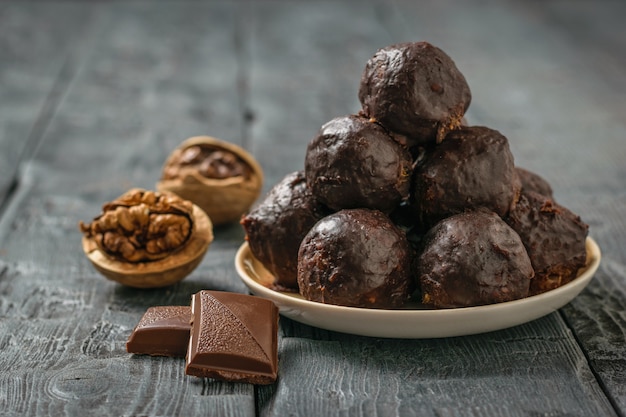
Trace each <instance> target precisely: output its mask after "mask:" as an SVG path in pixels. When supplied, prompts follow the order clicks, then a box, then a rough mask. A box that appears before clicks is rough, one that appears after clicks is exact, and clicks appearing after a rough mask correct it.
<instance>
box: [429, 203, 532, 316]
mask: <svg viewBox="0 0 626 417" xmlns="http://www.w3.org/2000/svg"><path fill="white" fill-rule="evenodd" d="M417 264H418V278H419V282H420V287H421V290H422V301H423V303H424V304H427V305H432V306H434V307H439V308H451V307H469V306H478V305H485V304H493V303H500V302H503V301H511V300H516V299H519V298H524V297H526V296H528V288H529V286H530V281H531V278H532V277H533V268H532V265H531V263H530V259H529V257H528V254H527V253H526V249H525V248H524V245H523V244H522V241H521V239H520V237H519V236H518V235H517V233H515V231H514V230H513V229H512V228H511V227H509V226H508V225H507V224H506V223H505V222H504V220H502V219H501V218H500V217H499V216H498V215H497V214H495V213H493V212H489V211H486V210H477V211H473V212H467V213H462V214H456V215H454V216H451V217H448V218H446V219H444V220H442V221H440V222H439V223H437V224H436V225H435V226H434V227H433V228H432V229H430V230H429V231H428V233H427V234H426V236H424V249H423V251H422V253H421V254H420V255H419V259H418V262H417Z"/></svg>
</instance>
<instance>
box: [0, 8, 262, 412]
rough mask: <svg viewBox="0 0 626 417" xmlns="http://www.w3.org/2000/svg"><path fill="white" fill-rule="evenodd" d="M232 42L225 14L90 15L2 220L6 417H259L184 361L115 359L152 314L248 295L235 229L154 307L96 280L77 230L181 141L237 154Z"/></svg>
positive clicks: (1, 401) (234, 389) (156, 293)
mask: <svg viewBox="0 0 626 417" xmlns="http://www.w3.org/2000/svg"><path fill="white" fill-rule="evenodd" d="M74 6H75V7H78V8H83V9H85V10H87V9H91V8H92V7H94V6H93V5H91V4H90V5H87V4H79V3H77V4H75V5H74ZM28 7H32V8H34V9H37V8H38V7H42V6H40V5H39V3H36V4H30V5H29V6H28ZM71 23H72V22H71V20H70V21H65V22H64V24H65V25H67V26H71ZM237 28H238V24H237V15H236V8H235V7H234V6H231V5H228V4H217V5H211V4H202V3H195V2H193V3H185V4H177V3H176V4H175V3H163V4H159V5H158V6H157V7H152V6H151V5H149V4H147V3H130V4H125V3H112V4H99V5H96V6H95V16H94V20H93V21H92V22H91V24H90V25H89V30H88V31H86V32H85V33H82V34H81V36H80V37H81V38H82V44H81V48H80V50H78V51H77V52H78V53H79V55H80V56H78V57H76V59H75V60H73V61H72V62H71V64H72V65H75V67H74V68H73V73H74V74H75V77H74V78H73V79H72V81H71V83H69V84H68V89H67V91H65V92H64V97H63V100H62V102H60V105H59V107H58V109H56V111H55V114H54V118H53V119H52V120H51V121H50V122H49V124H48V126H47V128H46V129H45V132H43V138H42V143H41V145H40V146H39V148H38V150H37V153H36V155H35V158H34V160H32V161H30V162H29V163H28V164H26V165H25V167H24V169H23V170H22V171H21V173H20V175H21V177H20V182H19V184H20V186H19V187H18V189H17V192H16V193H15V195H14V198H13V199H12V200H11V201H10V204H9V205H8V206H7V210H6V211H5V214H4V216H3V217H2V219H1V220H0V251H1V253H2V259H4V260H5V261H3V262H2V264H0V271H2V272H1V274H2V279H1V280H0V313H1V314H2V316H1V317H2V320H0V334H1V335H2V336H1V337H2V339H1V340H0V346H2V352H3V353H2V358H1V359H0V370H1V373H2V377H0V393H1V394H0V414H2V415H41V414H49V415H58V414H62V415H84V414H85V413H87V414H90V415H91V414H93V415H103V414H106V415H188V416H193V415H210V414H213V413H215V412H216V410H219V413H220V414H223V415H231V416H250V415H254V414H255V400H254V388H253V387H252V386H250V385H246V384H228V383H220V382H215V381H211V380H208V379H202V378H191V377H187V376H185V375H184V364H183V361H182V360H181V359H172V358H142V357H134V356H131V355H129V354H127V353H126V351H125V345H124V344H125V342H126V339H127V338H128V336H129V334H130V331H131V330H132V328H133V327H134V325H135V324H136V323H137V322H138V320H139V318H140V317H141V315H142V314H143V312H144V311H145V309H146V308H147V307H149V306H152V305H164V304H177V305H184V304H189V300H190V296H191V294H192V293H193V292H196V291H198V290H200V289H221V290H230V291H244V288H245V287H244V286H243V284H242V283H241V282H240V281H239V280H238V279H236V278H235V274H234V271H233V269H234V268H233V261H232V260H233V258H234V252H235V250H236V249H237V247H238V246H239V245H240V244H241V242H242V240H243V234H242V230H241V228H240V227H239V226H238V225H233V226H232V227H224V228H220V229H216V231H215V233H216V241H215V242H214V243H213V245H212V246H211V248H210V251H209V254H208V255H207V257H206V258H205V260H204V262H203V263H202V264H201V265H200V266H199V267H198V268H197V269H196V270H195V271H194V272H193V274H192V275H191V276H190V277H189V278H188V279H187V280H185V281H183V282H182V283H180V284H178V285H176V286H174V287H170V288H167V289H162V290H152V291H150V290H144V291H142V290H133V289H129V288H124V287H121V286H119V285H117V284H115V283H112V282H110V281H107V280H105V279H104V278H103V277H102V276H100V275H99V274H98V273H97V272H96V271H95V270H94V269H93V267H92V266H91V265H90V264H89V262H88V261H87V259H86V258H85V257H84V256H83V254H82V251H81V249H80V233H79V232H78V228H77V223H78V221H79V220H85V221H89V220H90V219H91V218H93V217H94V216H96V215H97V214H98V213H99V212H100V205H101V204H102V203H104V202H105V201H109V200H110V199H112V198H114V197H116V196H118V195H120V194H121V193H122V192H124V191H126V190H127V189H128V188H131V187H135V186H139V187H145V188H153V187H154V184H155V183H156V181H157V180H158V178H159V174H160V169H161V165H162V163H163V161H164V160H165V157H166V156H167V154H168V153H169V152H170V151H171V150H173V148H174V147H175V146H176V145H177V144H178V143H179V142H180V141H182V140H183V139H185V138H187V137H189V136H193V135H197V134H211V135H214V136H218V137H222V138H224V139H229V140H232V141H234V142H241V132H242V129H241V126H242V117H241V115H240V111H239V97H238V79H237V73H236V69H237V65H238V63H237V50H236V48H237V45H236V44H235V40H234V39H235V38H236V33H235V32H236V30H238V29H237ZM34 361H37V363H36V365H35V362H34Z"/></svg>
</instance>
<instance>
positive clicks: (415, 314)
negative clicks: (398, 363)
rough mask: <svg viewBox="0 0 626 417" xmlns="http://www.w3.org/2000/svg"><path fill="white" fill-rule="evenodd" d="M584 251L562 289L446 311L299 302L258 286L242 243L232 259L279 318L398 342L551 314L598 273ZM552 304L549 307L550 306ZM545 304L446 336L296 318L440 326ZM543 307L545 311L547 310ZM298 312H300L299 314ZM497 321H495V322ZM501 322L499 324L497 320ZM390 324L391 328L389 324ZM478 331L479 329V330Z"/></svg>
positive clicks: (596, 250)
mask: <svg viewBox="0 0 626 417" xmlns="http://www.w3.org/2000/svg"><path fill="white" fill-rule="evenodd" d="M585 247H586V249H587V252H588V254H590V256H591V260H590V261H589V262H588V263H587V265H586V267H585V269H584V270H583V271H582V272H581V273H580V274H579V275H578V276H577V277H576V278H575V279H574V280H572V281H571V282H569V283H567V284H565V285H562V286H561V287H559V288H556V289H554V290H550V291H547V292H545V293H542V294H538V295H533V296H530V297H525V298H522V299H518V300H513V301H506V302H502V303H496V304H488V305H484V306H472V307H459V308H448V309H394V310H391V309H369V308H360V307H347V306H339V305H334V304H323V303H319V302H315V301H308V300H305V299H303V298H299V296H295V295H293V294H287V293H283V292H280V291H276V290H273V289H271V288H268V287H266V286H264V285H263V284H261V283H259V282H258V281H257V280H255V279H254V278H252V277H251V276H250V275H249V274H248V272H247V270H246V265H245V259H246V257H251V258H252V259H254V260H255V261H256V262H257V263H259V264H260V265H261V266H262V264H261V263H260V262H259V261H258V260H257V259H256V258H255V257H254V255H253V254H252V252H251V251H250V248H249V245H248V242H246V241H244V242H243V243H242V244H241V246H240V247H239V248H238V250H237V253H236V256H235V268H236V270H237V273H238V275H239V277H240V279H241V280H242V281H243V283H244V284H245V285H246V286H247V287H248V289H249V290H250V291H251V292H252V293H253V294H255V295H257V296H261V297H264V298H269V299H271V300H272V301H274V302H275V303H276V304H277V305H278V307H279V311H280V313H281V314H282V315H284V316H286V317H289V318H291V319H293V320H296V321H299V322H301V323H304V324H308V325H312V326H316V327H319V328H323V329H326V330H333V331H341V332H345V333H352V334H359V335H365V336H374V337H401V338H430V337H450V336H462V335H467V334H477V333H484V332H488V331H492V330H499V329H503V328H506V327H512V326H515V325H519V324H522V323H525V322H529V321H532V320H535V319H538V318H540V317H543V316H545V315H547V314H549V313H551V312H553V311H556V310H558V309H559V308H561V307H563V306H564V305H566V304H567V303H569V302H570V301H572V300H573V299H574V298H575V297H576V296H577V295H578V294H579V293H580V292H581V291H582V290H583V289H584V288H585V287H586V286H587V285H588V283H589V282H590V281H591V279H592V278H593V276H594V274H595V272H596V271H597V269H598V267H599V265H600V260H601V257H602V255H601V251H600V247H599V246H598V244H597V243H596V241H595V240H594V239H593V238H591V237H590V236H587V238H586V240H585ZM550 301H552V303H549V302H550ZM544 302H545V303H546V306H547V307H548V308H544V309H539V310H538V311H537V312H536V314H528V315H527V316H530V317H531V318H530V319H528V320H510V321H507V320H505V323H504V324H503V325H496V326H484V329H479V331H472V330H468V331H467V332H464V331H454V332H446V331H437V330H436V329H434V330H431V331H428V330H426V331H420V330H419V329H417V330H416V331H401V330H398V331H394V330H392V329H390V330H388V331H383V332H379V331H376V330H371V331H370V330H367V329H366V331H363V330H361V331H358V330H355V331H354V332H352V331H350V328H349V326H345V325H343V323H341V322H342V321H341V320H340V322H339V323H336V324H333V325H331V326H319V325H318V324H316V323H315V321H316V320H310V319H304V320H303V319H302V317H299V316H298V314H297V313H299V312H302V311H308V310H317V311H318V312H319V313H321V314H323V315H329V314H330V315H332V314H338V315H339V316H338V317H346V316H347V317H348V318H349V317H353V316H357V317H359V318H362V319H363V320H371V319H376V320H377V321H380V322H384V321H387V320H402V321H404V320H410V319H418V318H419V319H420V320H432V321H433V322H434V323H441V322H446V321H453V320H460V319H463V318H467V317H468V316H469V317H474V316H477V318H480V317H484V316H488V315H497V314H499V313H502V312H507V311H509V310H510V311H516V310H520V309H522V308H523V307H524V306H528V305H530V306H531V307H532V306H542V305H543V304H544ZM287 306H288V307H290V308H291V309H294V308H295V310H294V311H293V312H292V311H291V310H290V311H286V307H287ZM546 306H544V307H546ZM298 309H300V310H301V311H298ZM496 321H497V320H496ZM500 321H502V320H500ZM389 324H392V322H390V323H389ZM478 327H480V325H479V326H478Z"/></svg>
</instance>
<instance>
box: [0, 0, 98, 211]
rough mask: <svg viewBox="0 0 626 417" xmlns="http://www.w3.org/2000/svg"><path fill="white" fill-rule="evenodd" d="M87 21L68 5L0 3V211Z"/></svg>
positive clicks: (61, 87)
mask: <svg viewBox="0 0 626 417" xmlns="http://www.w3.org/2000/svg"><path fill="white" fill-rule="evenodd" d="M55 13H59V14H62V15H64V16H65V20H63V19H55V18H53V15H54V14H55ZM90 18H91V13H90V11H89V9H88V8H85V7H80V6H76V5H70V4H61V5H39V6H36V7H28V6H26V7H25V6H24V5H17V4H14V3H3V4H1V5H0V85H1V86H2V88H0V137H1V138H2V140H0V207H1V204H2V202H3V201H4V199H5V196H6V194H7V193H8V192H9V191H10V190H11V188H12V187H15V184H16V181H17V175H18V173H17V170H18V166H19V163H20V161H21V160H22V159H27V158H28V157H29V156H30V155H32V152H33V151H34V149H35V148H36V146H37V144H38V142H39V140H40V139H41V137H42V135H43V132H44V131H45V129H46V128H47V124H48V123H49V121H50V119H51V118H52V117H53V114H54V112H55V111H56V108H57V107H58V103H59V101H60V100H61V98H62V95H63V93H64V92H65V89H66V88H67V82H68V78H69V77H71V74H69V71H70V67H71V64H70V62H71V61H72V60H73V59H74V58H75V52H76V48H77V45H78V44H79V42H80V36H78V37H77V36H76V34H78V33H82V32H83V31H84V30H85V26H86V24H88V22H89V20H90ZM67 22H72V25H67ZM33 28H37V30H33Z"/></svg>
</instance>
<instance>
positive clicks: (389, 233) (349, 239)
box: [298, 209, 414, 308]
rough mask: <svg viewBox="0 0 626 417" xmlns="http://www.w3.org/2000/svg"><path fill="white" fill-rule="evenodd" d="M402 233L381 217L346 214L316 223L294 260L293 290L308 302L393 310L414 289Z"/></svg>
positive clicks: (361, 212) (351, 211)
mask: <svg viewBox="0 0 626 417" xmlns="http://www.w3.org/2000/svg"><path fill="white" fill-rule="evenodd" d="M409 255H410V249H409V243H408V241H407V239H406V237H405V235H404V233H403V232H402V231H401V230H400V229H399V228H398V227H396V226H395V225H394V224H393V223H392V222H391V221H390V220H389V218H388V217H387V216H386V215H385V214H383V213H382V212H380V211H377V210H369V209H347V210H341V211H339V212H337V213H334V214H331V215H329V216H327V217H325V218H323V219H322V220H320V221H319V222H318V223H317V224H316V225H315V226H313V228H312V229H311V230H310V231H309V233H308V234H307V235H306V237H305V238H304V240H303V241H302V244H301V246H300V252H299V255H298V285H299V287H300V294H302V295H303V296H304V297H305V298H306V299H307V300H311V301H317V302H321V303H327V304H337V305H343V306H351V307H366V308H395V307H399V306H401V305H402V304H404V303H405V302H406V301H407V299H408V298H409V296H410V295H411V291H412V289H413V286H414V285H413V280H412V277H411V274H410V256H409Z"/></svg>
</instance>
